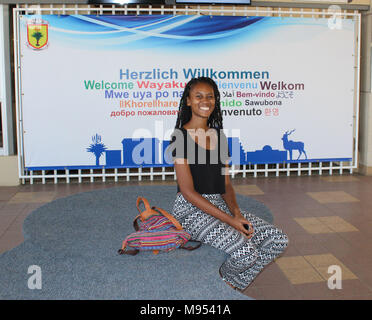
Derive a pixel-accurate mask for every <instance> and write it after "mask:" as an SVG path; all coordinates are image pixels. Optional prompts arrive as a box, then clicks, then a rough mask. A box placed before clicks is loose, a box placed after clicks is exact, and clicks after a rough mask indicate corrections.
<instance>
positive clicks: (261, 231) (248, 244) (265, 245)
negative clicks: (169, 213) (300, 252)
mask: <svg viewBox="0 0 372 320" xmlns="http://www.w3.org/2000/svg"><path fill="white" fill-rule="evenodd" d="M202 196H203V197H204V198H206V199H207V200H209V201H210V202H211V203H212V204H214V205H215V206H216V207H218V208H219V209H221V210H222V211H224V212H226V213H228V214H230V215H231V213H230V211H229V209H228V207H227V205H226V203H225V201H224V200H223V198H222V196H221V195H220V194H203V195H202ZM241 213H242V215H243V216H244V217H245V218H246V219H247V220H248V221H250V222H251V223H252V225H253V228H254V234H253V237H252V238H250V239H247V238H246V237H245V236H243V235H242V234H241V233H240V232H239V231H237V230H236V229H234V228H233V227H231V226H229V225H228V224H226V223H223V222H222V221H220V220H219V219H216V218H215V217H213V216H211V215H209V214H207V213H205V212H203V211H202V210H200V209H199V208H197V207H196V206H194V205H193V204H191V203H190V202H188V201H187V200H186V199H185V198H184V197H183V196H182V194H181V193H178V194H177V197H176V200H175V203H174V208H173V216H174V217H175V218H176V219H177V220H178V221H179V222H180V223H181V225H182V227H183V228H184V229H185V230H186V231H187V232H189V233H190V234H191V238H192V239H193V240H198V241H201V242H203V243H205V244H208V245H211V246H213V247H214V248H217V249H220V250H223V251H225V252H226V253H228V254H229V255H230V257H229V258H228V259H227V260H226V261H225V262H224V263H223V264H222V266H221V268H220V272H221V275H222V277H223V279H224V280H225V281H227V282H229V283H231V284H232V285H233V286H235V287H237V288H239V289H245V288H246V287H247V286H248V285H249V284H250V283H251V282H252V281H253V280H254V278H255V277H256V276H257V275H258V274H259V273H260V271H261V270H262V269H263V268H264V267H265V266H266V265H267V264H269V263H270V262H272V261H273V260H274V259H275V258H276V257H278V256H279V255H280V254H281V253H282V252H283V251H284V250H285V248H286V247H287V245H288V237H287V236H286V235H285V234H284V233H283V231H282V230H280V229H278V228H276V227H275V226H273V225H271V224H269V223H268V222H266V221H264V220H262V219H261V218H258V217H256V216H255V215H253V214H251V213H248V212H246V211H244V210H241Z"/></svg>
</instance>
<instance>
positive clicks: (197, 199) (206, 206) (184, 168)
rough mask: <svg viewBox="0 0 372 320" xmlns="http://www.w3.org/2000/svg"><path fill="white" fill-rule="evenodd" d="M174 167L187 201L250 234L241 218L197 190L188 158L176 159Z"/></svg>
mask: <svg viewBox="0 0 372 320" xmlns="http://www.w3.org/2000/svg"><path fill="white" fill-rule="evenodd" d="M174 168H175V170H176V175H177V182H178V185H179V187H180V191H181V193H182V195H183V196H184V198H185V199H186V200H187V201H189V202H190V203H191V204H193V205H194V206H196V207H198V208H199V209H200V210H202V211H204V212H206V213H208V214H210V215H211V216H213V217H215V218H217V219H219V220H221V221H222V222H224V223H227V224H228V225H230V226H232V227H233V228H235V229H236V230H238V231H240V232H242V233H243V234H245V235H249V232H248V231H247V230H246V229H245V228H244V226H243V223H242V222H241V220H240V219H237V218H236V217H232V216H230V215H229V214H227V213H225V212H223V211H222V210H220V209H219V208H217V207H216V206H215V205H213V204H212V203H211V202H210V201H208V200H207V199H205V198H204V197H202V196H201V195H200V194H199V193H198V192H196V191H195V189H194V183H193V179H192V175H191V171H190V167H189V165H188V163H187V160H186V159H175V162H174Z"/></svg>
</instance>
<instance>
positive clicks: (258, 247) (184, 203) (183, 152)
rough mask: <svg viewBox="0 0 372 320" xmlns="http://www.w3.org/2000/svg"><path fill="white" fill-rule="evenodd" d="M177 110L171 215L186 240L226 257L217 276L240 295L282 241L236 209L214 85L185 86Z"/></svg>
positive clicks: (263, 223) (207, 81) (266, 226)
mask: <svg viewBox="0 0 372 320" xmlns="http://www.w3.org/2000/svg"><path fill="white" fill-rule="evenodd" d="M179 108H180V109H179V115H178V118H177V123H176V129H175V131H174V133H173V135H172V143H171V145H172V144H173V145H172V150H173V151H172V158H173V162H174V167H175V171H176V175H177V185H178V190H177V196H176V200H175V204H174V209H173V215H174V217H175V218H176V219H178V221H179V222H180V223H181V225H182V226H183V228H184V229H185V230H186V231H187V232H189V233H190V234H191V236H192V239H194V240H198V241H202V242H203V243H206V244H209V245H211V246H213V247H215V248H218V249H221V250H223V251H225V252H226V253H228V254H229V258H228V259H227V260H226V261H225V262H224V263H223V264H222V266H221V267H220V275H221V277H222V278H223V279H224V280H225V281H226V282H227V283H228V284H229V285H230V286H232V287H233V288H235V289H240V290H243V289H245V288H246V287H247V286H248V285H249V284H250V283H251V282H252V281H253V279H254V278H255V277H256V276H257V275H258V273H259V272H260V271H261V270H262V269H263V268H264V267H265V266H266V265H267V264H269V263H270V262H271V261H273V260H274V259H275V258H276V257H277V256H278V255H280V254H281V253H282V252H283V251H284V249H285V248H286V247H287V245H288V238H287V236H286V235H285V234H284V233H283V232H282V231H281V230H279V229H277V228H276V227H274V226H273V225H270V224H269V223H267V222H266V221H264V220H262V219H260V218H258V217H256V216H254V215H252V214H250V213H248V212H245V211H243V210H241V209H240V208H239V206H238V203H237V201H236V197H235V193H234V189H233V187H232V185H231V182H230V178H229V175H228V144H227V138H226V136H225V135H224V133H223V130H222V114H221V108H220V94H219V91H218V88H217V85H216V84H215V82H214V81H213V80H212V79H210V78H206V77H200V78H195V79H192V80H191V81H189V83H188V84H187V85H186V87H185V90H184V93H183V96H182V98H181V101H180V107H179ZM226 169H227V170H226ZM225 173H226V174H225Z"/></svg>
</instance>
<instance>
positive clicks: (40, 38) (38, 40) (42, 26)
mask: <svg viewBox="0 0 372 320" xmlns="http://www.w3.org/2000/svg"><path fill="white" fill-rule="evenodd" d="M27 45H28V46H29V47H31V48H32V49H35V50H40V49H45V48H46V47H47V46H48V22H47V21H45V20H31V21H30V22H28V23H27Z"/></svg>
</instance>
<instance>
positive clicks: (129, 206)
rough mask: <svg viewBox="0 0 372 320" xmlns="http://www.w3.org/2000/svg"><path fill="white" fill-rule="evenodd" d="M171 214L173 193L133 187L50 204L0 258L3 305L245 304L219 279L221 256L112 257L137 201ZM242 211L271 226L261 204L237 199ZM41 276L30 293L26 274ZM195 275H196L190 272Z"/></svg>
mask: <svg viewBox="0 0 372 320" xmlns="http://www.w3.org/2000/svg"><path fill="white" fill-rule="evenodd" d="M138 196H143V197H145V198H147V199H148V200H149V203H150V205H155V206H158V207H161V208H163V209H165V210H167V211H168V212H172V207H173V202H174V199H175V196H176V187H175V186H131V187H115V188H110V189H103V190H97V191H92V192H84V193H80V194H76V195H73V196H69V197H66V198H62V199H57V200H55V201H52V202H50V203H48V204H46V205H44V206H42V207H40V208H38V209H37V210H35V211H33V212H32V213H31V214H30V215H29V216H28V217H27V218H26V220H25V222H24V226H23V232H24V237H25V242H24V243H22V244H21V245H20V246H18V247H16V248H14V249H13V250H10V251H8V252H6V253H4V254H2V255H1V256H0V268H1V270H5V271H4V272H2V273H0V297H1V298H2V299H127V300H131V299H155V300H163V299H165V300H166V299H171V300H174V299H187V300H193V299H201V300H205V299H206V300H210V299H211V300H236V299H250V298H249V297H247V296H244V295H243V294H241V293H239V292H236V291H234V290H232V289H231V288H230V287H229V286H227V285H226V284H225V283H224V282H223V281H222V280H221V279H220V277H219V274H218V269H219V267H220V265H221V264H222V263H223V261H224V260H225V259H226V254H225V253H224V252H222V251H219V250H217V249H214V248H212V247H210V246H207V245H203V246H202V247H201V248H199V249H197V250H195V251H190V252H189V251H186V250H175V251H172V252H169V253H161V254H159V255H153V254H152V253H150V252H140V253H139V254H138V255H136V256H128V255H122V256H120V255H118V254H117V250H118V249H119V248H120V247H121V244H122V241H123V240H124V238H125V237H126V236H127V235H129V234H130V233H132V232H133V231H134V230H133V225H132V223H133V219H134V217H135V216H136V215H137V214H138V211H137V208H136V199H137V197H138ZM237 201H238V204H239V206H240V207H241V208H242V209H245V210H247V211H249V212H251V213H253V214H255V215H257V216H259V217H261V218H262V219H264V220H266V221H268V222H270V223H272V220H273V218H272V214H271V212H270V210H269V209H268V208H267V207H266V206H265V205H263V204H262V203H260V202H258V201H256V200H254V199H251V198H249V197H245V196H241V195H238V194H237ZM31 265H37V266H39V267H40V270H41V272H42V289H40V290H38V289H35V290H31V289H29V288H28V285H27V283H28V279H29V278H30V276H31V274H28V273H27V271H28V268H29V266H31ZM196 271H197V272H196Z"/></svg>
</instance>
